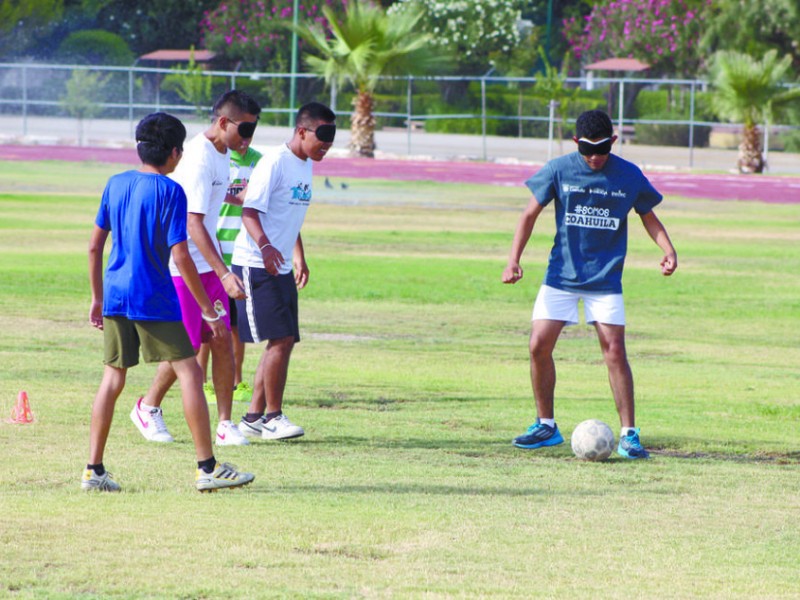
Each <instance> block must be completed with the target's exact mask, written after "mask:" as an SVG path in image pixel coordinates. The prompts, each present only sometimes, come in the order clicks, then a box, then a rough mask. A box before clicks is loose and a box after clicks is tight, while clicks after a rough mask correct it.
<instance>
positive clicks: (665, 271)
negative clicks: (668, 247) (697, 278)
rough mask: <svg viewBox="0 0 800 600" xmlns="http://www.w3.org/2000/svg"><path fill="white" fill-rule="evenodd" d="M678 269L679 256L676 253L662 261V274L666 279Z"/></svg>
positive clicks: (668, 255) (671, 253)
mask: <svg viewBox="0 0 800 600" xmlns="http://www.w3.org/2000/svg"><path fill="white" fill-rule="evenodd" d="M677 268H678V255H677V254H675V253H674V252H670V253H669V254H667V255H666V256H664V258H662V259H661V274H662V275H664V276H665V277H669V276H670V275H672V274H673V273H674V272H675V269H677Z"/></svg>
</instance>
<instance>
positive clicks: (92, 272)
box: [89, 225, 109, 329]
mask: <svg viewBox="0 0 800 600" xmlns="http://www.w3.org/2000/svg"><path fill="white" fill-rule="evenodd" d="M108 233H109V232H108V230H106V229H103V228H102V227H98V226H97V225H95V226H94V229H93V230H92V237H91V238H90V239H89V287H90V288H91V291H92V304H91V306H90V308H89V322H90V323H91V324H92V326H93V327H97V328H98V329H103V249H104V248H105V246H106V240H107V239H108Z"/></svg>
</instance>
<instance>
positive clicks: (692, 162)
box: [689, 81, 695, 169]
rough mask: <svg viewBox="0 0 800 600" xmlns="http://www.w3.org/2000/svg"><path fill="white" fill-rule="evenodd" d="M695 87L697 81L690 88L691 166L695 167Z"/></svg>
mask: <svg viewBox="0 0 800 600" xmlns="http://www.w3.org/2000/svg"><path fill="white" fill-rule="evenodd" d="M694 88H695V83H694V81H693V82H692V85H691V88H690V89H689V168H690V169H691V168H693V167H694Z"/></svg>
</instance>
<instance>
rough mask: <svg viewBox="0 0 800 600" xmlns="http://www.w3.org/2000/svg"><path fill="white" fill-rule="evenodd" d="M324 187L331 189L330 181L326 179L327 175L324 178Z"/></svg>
mask: <svg viewBox="0 0 800 600" xmlns="http://www.w3.org/2000/svg"><path fill="white" fill-rule="evenodd" d="M325 187H326V188H330V189H333V184H332V183H331V180H330V179H328V178H327V177H326V178H325Z"/></svg>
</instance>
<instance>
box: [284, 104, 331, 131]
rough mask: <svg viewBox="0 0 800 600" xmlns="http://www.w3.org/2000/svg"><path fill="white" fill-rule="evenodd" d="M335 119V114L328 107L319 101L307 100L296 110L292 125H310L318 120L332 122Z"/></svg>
mask: <svg viewBox="0 0 800 600" xmlns="http://www.w3.org/2000/svg"><path fill="white" fill-rule="evenodd" d="M335 120H336V115H335V114H334V112H333V111H332V110H331V109H330V108H328V107H327V106H325V105H324V104H320V103H319V102H309V103H308V104H304V105H303V106H301V107H300V109H299V110H298V111H297V115H296V116H295V118H294V126H295V127H305V126H311V125H313V124H314V123H317V122H319V121H322V122H323V123H333V122H334V121H335Z"/></svg>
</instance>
